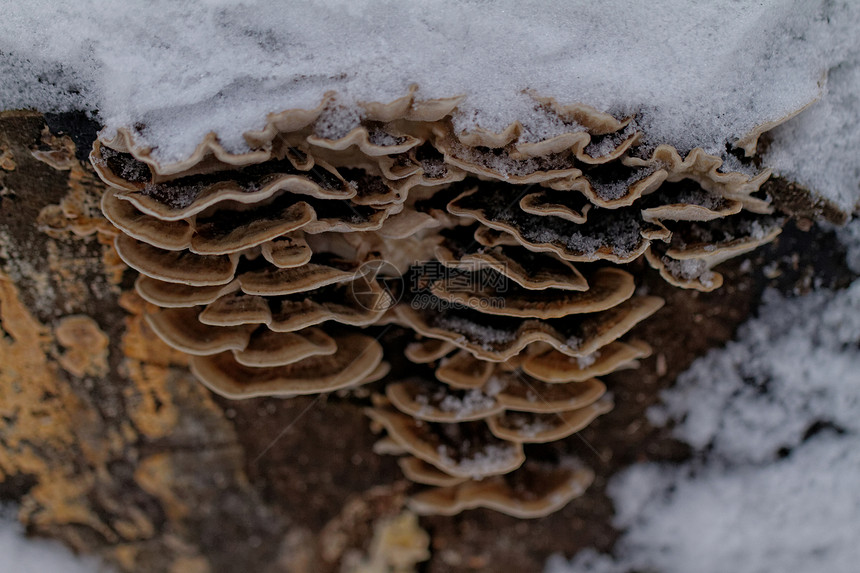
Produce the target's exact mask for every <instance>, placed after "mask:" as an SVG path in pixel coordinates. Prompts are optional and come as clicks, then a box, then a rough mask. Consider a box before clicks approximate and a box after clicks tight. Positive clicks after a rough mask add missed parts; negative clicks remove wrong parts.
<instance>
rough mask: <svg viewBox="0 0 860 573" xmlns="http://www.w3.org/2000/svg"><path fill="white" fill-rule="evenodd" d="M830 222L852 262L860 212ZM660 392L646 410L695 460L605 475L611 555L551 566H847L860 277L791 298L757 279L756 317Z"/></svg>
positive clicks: (618, 571) (574, 571)
mask: <svg viewBox="0 0 860 573" xmlns="http://www.w3.org/2000/svg"><path fill="white" fill-rule="evenodd" d="M840 235H841V236H842V238H843V240H845V242H846V246H847V247H848V250H849V261H851V260H852V259H851V256H852V252H853V256H854V257H855V258H854V259H853V263H851V264H852V266H853V265H854V264H856V263H857V262H858V261H857V255H858V254H860V220H855V221H854V222H853V223H851V224H850V225H849V226H848V227H847V228H845V229H844V230H843V231H841V232H840ZM854 270H855V271H860V267H854ZM662 402H663V405H662V406H660V407H657V408H653V409H652V410H650V411H649V416H650V418H651V421H652V422H654V423H658V424H661V423H668V422H672V423H673V432H674V434H675V436H676V437H677V438H678V439H680V440H683V441H685V442H687V443H689V444H690V445H691V446H692V447H693V451H694V454H693V457H692V459H691V460H690V461H688V462H685V463H681V464H677V465H660V464H656V463H649V464H639V465H635V466H633V467H631V468H629V469H627V470H626V471H624V472H622V473H621V474H619V475H618V476H616V477H614V478H613V479H612V480H611V481H610V485H609V489H608V491H609V494H610V496H611V497H612V498H613V500H614V502H615V507H616V512H617V513H616V517H615V520H614V525H615V526H616V527H618V528H619V529H621V530H622V531H623V535H622V537H621V538H620V540H619V542H618V544H617V545H616V547H615V549H614V551H613V553H614V555H613V556H608V555H601V554H598V553H597V552H595V551H593V550H587V551H584V552H581V553H580V554H578V555H577V556H576V557H575V558H574V559H573V560H572V561H571V562H567V561H565V560H564V559H563V558H562V557H560V556H555V557H553V558H552V559H550V561H549V562H548V563H547V569H546V570H547V573H580V572H586V571H587V572H592V573H628V572H630V571H660V572H661V573H673V572H689V571H701V572H703V573H709V572H714V573H716V572H723V571H734V572H737V573H758V572H762V573H764V572H770V571H791V572H807V571H808V572H813V571H827V572H828V573H850V572H853V571H856V570H857V562H858V561H860V545H858V544H857V539H860V519H858V516H860V481H858V480H857V475H858V473H860V279H858V280H855V282H854V283H853V284H852V285H851V286H850V287H849V288H847V289H845V290H842V291H837V292H831V291H819V292H813V293H811V294H809V295H806V296H804V297H800V298H794V299H786V298H783V297H782V296H780V295H778V294H776V293H775V292H767V293H766V294H765V302H764V305H763V306H762V308H761V309H760V315H759V317H757V318H755V319H752V320H750V321H749V322H747V323H746V324H745V325H744V326H743V327H742V328H741V329H740V330H739V332H738V336H737V339H736V340H735V341H733V342H730V343H729V344H728V345H727V346H726V347H725V348H723V349H718V350H714V351H711V352H710V353H708V354H707V355H706V356H704V357H702V358H700V359H699V360H697V361H696V362H695V363H694V364H693V365H692V366H691V368H690V369H689V370H688V371H687V372H686V373H684V374H683V375H682V376H680V377H679V379H678V382H677V385H676V387H674V388H672V389H671V390H669V391H667V392H665V393H664V395H663V396H662Z"/></svg>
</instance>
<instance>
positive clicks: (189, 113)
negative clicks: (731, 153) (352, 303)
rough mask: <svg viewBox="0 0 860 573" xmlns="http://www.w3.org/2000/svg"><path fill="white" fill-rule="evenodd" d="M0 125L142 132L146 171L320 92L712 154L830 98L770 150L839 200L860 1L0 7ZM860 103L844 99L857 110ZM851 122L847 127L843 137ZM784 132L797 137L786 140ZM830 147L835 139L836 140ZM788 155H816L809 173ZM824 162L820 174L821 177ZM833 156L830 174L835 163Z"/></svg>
mask: <svg viewBox="0 0 860 573" xmlns="http://www.w3.org/2000/svg"><path fill="white" fill-rule="evenodd" d="M2 4H3V7H2V12H0V14H2V15H0V78H2V79H0V109H7V108H16V107H36V108H39V109H42V110H51V109H70V108H82V107H83V108H86V109H90V110H93V111H95V110H97V112H98V116H99V119H100V120H101V121H102V122H103V123H104V124H105V125H106V126H107V128H108V130H109V131H110V130H113V129H116V128H118V127H121V126H133V125H136V124H138V125H141V124H142V125H145V126H146V129H145V130H144V132H143V140H142V142H144V143H149V144H150V145H153V146H157V150H156V151H155V154H156V156H157V157H158V158H159V159H161V160H163V161H174V160H178V159H181V158H183V157H186V156H188V155H189V154H190V153H191V151H192V150H193V148H194V146H195V145H196V144H197V143H198V142H199V141H200V140H201V139H202V137H203V136H204V135H205V134H206V133H207V132H209V131H214V132H216V133H218V135H219V136H220V138H221V141H222V143H223V144H224V145H225V146H226V147H227V148H228V149H232V150H235V151H238V150H241V149H243V148H244V147H245V143H244V141H243V139H242V137H241V135H242V133H243V132H245V131H248V130H253V129H259V128H261V127H262V126H263V125H264V124H265V117H266V114H267V113H269V112H277V111H281V110H284V109H289V108H296V107H303V108H309V107H313V106H315V105H316V104H317V103H318V102H319V100H320V98H321V96H322V94H323V93H324V92H325V91H326V90H336V91H337V92H339V93H340V94H342V98H343V100H344V101H345V102H349V101H364V100H376V101H389V100H392V99H395V98H397V97H399V96H401V95H403V94H404V93H405V91H406V89H407V86H408V85H409V84H411V83H413V82H414V83H417V84H418V85H419V86H420V88H421V89H420V92H419V96H420V97H422V98H434V97H450V96H452V95H458V94H466V95H467V98H466V100H465V102H464V103H463V104H462V105H461V108H462V110H461V113H460V114H459V115H458V116H457V117H456V118H455V122H456V124H457V126H458V127H459V128H461V129H470V128H473V127H474V126H475V125H477V124H480V125H481V126H483V127H485V128H488V129H495V130H499V129H501V128H503V127H504V126H506V125H507V124H509V123H510V122H512V121H514V120H516V119H519V120H520V121H522V122H523V123H525V124H526V126H527V127H528V128H529V130H530V131H531V132H532V133H533V134H536V135H538V136H539V135H540V134H541V132H546V133H544V135H546V134H548V133H550V132H551V130H552V125H550V122H547V121H546V120H545V118H544V117H542V115H541V114H540V113H538V112H536V110H535V106H534V102H533V101H532V100H531V99H530V97H529V96H528V95H527V94H526V93H524V92H525V90H534V91H535V92H536V93H538V94H540V95H543V96H553V97H555V98H557V99H558V100H559V101H561V102H563V103H571V102H577V101H578V102H584V103H588V104H591V105H593V106H595V107H597V108H599V109H602V110H606V111H610V112H613V113H616V114H621V115H624V114H630V113H636V114H637V117H638V118H639V121H640V124H641V125H642V126H643V127H644V128H645V129H646V131H647V133H648V134H649V137H650V139H651V141H652V142H665V143H671V144H673V145H675V146H676V147H678V148H679V149H681V150H688V149H690V148H692V147H696V146H702V147H704V148H705V149H706V150H707V151H709V152H713V153H723V152H724V150H725V143H726V142H727V141H729V142H731V141H735V140H736V139H738V138H739V137H741V136H743V135H744V134H746V133H747V132H748V131H750V130H751V129H752V128H753V127H755V126H756V125H759V124H761V123H764V122H768V121H773V120H777V119H779V118H782V117H784V116H786V115H787V114H789V113H791V112H793V111H795V110H797V109H799V108H801V107H802V106H803V105H805V104H807V103H809V102H811V101H813V100H814V99H815V98H816V97H818V95H819V93H820V91H821V86H822V85H824V84H825V83H826V81H827V80H826V76H827V71H828V70H832V71H831V75H832V76H834V79H833V83H834V84H835V85H834V88H833V89H831V90H829V91H828V92H827V94H826V95H825V100H824V101H822V102H821V103H820V104H818V105H817V108H816V106H814V107H813V109H812V110H810V112H809V113H808V114H806V116H805V117H804V118H803V120H802V121H800V122H798V123H797V126H796V127H795V128H786V129H787V131H785V132H783V135H782V136H781V137H780V138H779V141H778V144H777V146H776V147H775V148H774V150H773V152H772V153H771V158H772V161H773V164H774V165H775V166H777V167H778V168H779V169H780V171H782V172H785V173H786V174H789V175H792V176H797V177H798V178H801V179H802V180H803V181H804V182H809V183H811V184H813V185H815V186H817V188H818V190H819V191H821V192H822V193H825V194H827V195H828V196H832V197H833V198H835V199H836V200H837V201H838V202H839V204H840V205H841V206H843V207H846V206H849V207H850V205H849V204H850V203H851V202H852V200H854V199H856V198H857V195H858V177H857V169H858V167H857V166H858V162H860V161H858V159H857V158H856V153H854V154H853V155H852V156H851V157H850V158H848V159H849V160H848V162H847V165H846V163H845V162H844V161H843V162H840V161H837V158H835V157H834V155H839V158H841V159H845V158H846V153H848V152H849V151H850V148H851V146H854V147H855V149H856V144H857V141H858V137H860V136H859V135H858V134H860V127H858V125H860V122H858V121H857V116H858V111H857V106H856V105H855V106H853V109H846V106H849V107H850V104H851V101H850V100H851V89H852V87H851V86H854V93H856V87H857V85H858V84H857V75H858V72H857V59H858V58H857V45H858V39H857V36H858V34H857V29H858V26H860V3H858V2H853V1H852V2H834V1H831V0H818V1H812V0H710V1H696V2H691V1H689V0H651V1H649V2H628V1H622V0H605V1H603V2H590V1H585V0H575V1H570V0H555V1H548V0H499V1H494V2H489V1H487V0H470V1H461V0H429V1H424V2H403V1H398V0H326V1H322V0H316V1H305V2H274V1H270V0H249V1H245V2H241V3H236V2H232V1H225V0H188V1H184V2H181V3H177V2H171V1H170V0H126V1H124V2H122V3H116V2H111V1H109V0H79V1H77V2H74V3H58V2H55V1H52V0H31V1H28V2H14V1H11V0H3V2H2ZM853 97H854V100H855V101H856V96H853ZM851 119H853V121H849V120H851ZM790 129H794V130H795V131H790ZM837 139H838V141H836V140H837ZM798 154H802V155H804V157H805V156H807V155H810V159H809V160H808V161H806V160H805V163H804V165H803V166H797V165H794V164H793V162H792V158H796V157H797V156H798ZM816 159H818V160H816ZM828 159H832V161H828Z"/></svg>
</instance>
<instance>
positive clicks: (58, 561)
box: [0, 508, 111, 573]
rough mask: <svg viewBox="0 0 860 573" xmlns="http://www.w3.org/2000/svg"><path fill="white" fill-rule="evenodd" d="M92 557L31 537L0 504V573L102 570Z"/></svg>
mask: <svg viewBox="0 0 860 573" xmlns="http://www.w3.org/2000/svg"><path fill="white" fill-rule="evenodd" d="M108 571H111V569H109V568H107V566H105V565H104V564H103V563H101V562H100V561H99V560H98V559H96V558H94V557H78V556H75V555H74V554H72V552H71V551H69V550H68V549H66V548H65V547H64V546H63V545H61V544H60V543H58V542H57V541H48V540H44V539H31V538H27V537H26V536H25V535H24V531H23V528H22V527H21V525H20V524H19V523H18V522H17V520H15V517H14V515H12V514H11V513H10V512H9V510H8V509H2V508H0V573H99V572H101V573H106V572H108Z"/></svg>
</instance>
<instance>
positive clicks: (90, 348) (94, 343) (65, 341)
mask: <svg viewBox="0 0 860 573" xmlns="http://www.w3.org/2000/svg"><path fill="white" fill-rule="evenodd" d="M54 333H55V334H56V337H57V342H59V343H60V345H61V346H62V347H63V348H65V352H64V353H63V354H62V355H61V356H60V357H59V359H58V361H59V363H60V366H62V367H63V368H65V369H66V370H67V371H68V372H69V373H70V374H72V375H74V376H78V377H81V376H85V375H90V376H105V375H106V374H107V373H108V345H109V344H110V340H109V339H108V337H107V335H106V334H105V333H104V332H102V330H101V329H100V328H99V325H98V324H97V323H96V321H94V320H93V319H92V318H90V317H89V316H85V315H76V316H66V317H64V318H62V319H61V320H60V323H59V324H58V325H57V327H56V328H55V329H54Z"/></svg>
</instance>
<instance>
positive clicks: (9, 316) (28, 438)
mask: <svg viewBox="0 0 860 573" xmlns="http://www.w3.org/2000/svg"><path fill="white" fill-rule="evenodd" d="M0 324H2V326H0V330H2V335H3V336H2V337H0V364H3V368H2V369H1V370H0V412H2V415H0V436H2V437H0V441H2V447H0V480H5V479H6V478H8V477H9V476H14V475H19V474H20V475H27V476H34V477H35V478H36V484H35V485H34V486H33V488H32V489H31V490H30V492H29V494H28V496H27V498H25V500H24V504H23V505H22V508H21V511H22V514H24V515H22V517H25V518H26V520H27V521H30V522H33V523H35V524H42V525H50V524H55V523H79V524H83V525H87V526H89V527H92V528H93V529H95V530H97V531H99V532H101V533H103V534H105V535H108V534H110V530H109V528H108V527H107V526H106V525H105V524H103V523H102V522H101V521H100V520H99V519H98V517H97V516H95V515H94V514H93V513H92V511H91V508H90V502H89V501H88V500H87V499H86V494H87V492H88V491H89V490H90V488H91V487H92V480H93V478H94V476H93V475H91V474H85V473H77V472H75V471H74V469H73V468H70V467H68V466H66V465H65V464H63V461H64V460H65V459H66V458H67V457H68V454H66V453H65V452H68V451H69V450H70V449H72V448H73V447H74V446H75V444H76V442H77V441H78V440H79V437H78V436H76V432H75V428H76V427H79V424H81V422H84V420H85V419H86V418H87V417H88V416H87V414H86V412H85V411H84V408H83V405H82V404H81V402H80V401H79V400H78V399H77V397H76V396H75V395H74V394H73V392H71V390H70V388H69V387H68V385H67V384H66V383H65V382H64V381H63V380H62V378H61V374H60V373H59V372H58V368H57V367H56V364H55V363H53V362H52V361H51V360H50V359H49V351H50V347H51V342H52V338H53V337H52V333H51V332H50V330H49V329H47V328H46V327H45V326H43V325H42V324H40V323H39V322H38V321H37V320H36V319H35V318H33V316H32V315H31V314H30V312H29V311H28V310H27V308H26V307H24V305H23V304H22V303H21V301H20V300H19V298H18V291H17V289H16V288H15V285H14V284H12V282H11V280H9V278H8V277H6V276H5V275H2V274H0ZM51 453H53V454H54V455H51Z"/></svg>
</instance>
